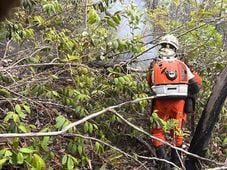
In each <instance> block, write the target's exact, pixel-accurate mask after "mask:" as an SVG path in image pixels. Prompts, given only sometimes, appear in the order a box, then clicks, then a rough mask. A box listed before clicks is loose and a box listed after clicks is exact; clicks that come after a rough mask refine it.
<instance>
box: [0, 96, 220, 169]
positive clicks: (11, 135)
mask: <svg viewBox="0 0 227 170" xmlns="http://www.w3.org/2000/svg"><path fill="white" fill-rule="evenodd" d="M154 98H155V96H150V97H144V98H138V99H135V100H131V101H126V102H124V103H120V104H118V105H114V106H109V107H107V108H105V109H103V110H101V111H99V112H95V113H92V114H90V115H88V116H86V117H84V118H82V119H80V120H78V121H76V122H73V123H71V124H69V125H68V126H66V127H65V128H64V129H62V130H60V131H53V132H29V133H3V134H0V138H14V137H19V138H22V137H42V136H59V135H63V134H65V133H66V132H67V131H68V130H69V129H71V128H73V127H75V126H78V125H80V124H82V123H84V122H86V121H88V120H90V119H93V118H95V117H97V116H99V115H101V114H103V113H105V112H108V111H110V112H112V113H114V114H116V115H117V116H118V117H119V118H121V119H122V120H123V121H125V122H126V123H127V124H128V125H129V126H131V127H133V128H134V129H136V130H138V131H139V132H142V133H144V134H145V135H147V136H149V137H150V138H152V139H155V140H158V141H161V142H163V143H164V144H166V145H168V146H170V147H171V148H174V149H176V150H179V151H181V152H184V153H185V154H187V155H190V156H192V157H195V158H198V159H201V160H204V161H209V162H212V163H215V164H216V165H220V166H222V165H224V163H219V162H216V161H214V160H211V159H208V158H204V157H200V156H198V155H196V154H193V153H190V152H188V151H185V150H184V149H182V148H179V147H176V146H174V145H172V144H170V143H168V142H166V141H163V140H161V139H159V138H157V137H155V136H152V135H150V134H149V133H148V132H146V131H144V130H142V129H140V128H139V127H137V126H135V125H134V124H132V123H130V122H128V121H127V120H126V119H124V118H123V117H122V116H121V115H120V114H118V113H117V112H116V111H115V110H114V109H116V108H120V107H122V106H124V105H128V104H134V103H138V102H140V101H143V100H150V99H154Z"/></svg>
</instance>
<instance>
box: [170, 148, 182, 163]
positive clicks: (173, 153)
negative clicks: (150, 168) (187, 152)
mask: <svg viewBox="0 0 227 170" xmlns="http://www.w3.org/2000/svg"><path fill="white" fill-rule="evenodd" d="M179 157H180V159H181V152H180V151H177V150H176V149H174V148H172V149H171V162H173V163H174V164H176V165H177V166H179V167H181V161H180V159H179Z"/></svg>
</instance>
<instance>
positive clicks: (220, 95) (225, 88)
mask: <svg viewBox="0 0 227 170" xmlns="http://www.w3.org/2000/svg"><path fill="white" fill-rule="evenodd" d="M226 96H227V66H226V67H225V68H224V70H223V71H222V72H221V73H220V75H219V76H218V78H217V82H216V84H215V85H214V87H213V90H212V94H211V95H210V97H209V100H208V102H207V104H206V106H205V108H204V110H203V112H202V116H201V118H200V120H199V123H198V125H197V127H196V131H195V134H194V136H193V138H192V141H191V144H190V147H189V152H192V153H194V154H198V155H200V156H204V155H205V151H206V148H207V147H208V143H209V141H210V138H211V135H212V131H213V129H214V126H215V123H217V121H218V118H219V115H220V111H221V109H222V106H223V104H224V102H225V100H226ZM186 169H187V170H192V169H193V170H199V169H201V165H200V164H199V161H198V160H197V159H196V158H192V157H188V159H187V161H186Z"/></svg>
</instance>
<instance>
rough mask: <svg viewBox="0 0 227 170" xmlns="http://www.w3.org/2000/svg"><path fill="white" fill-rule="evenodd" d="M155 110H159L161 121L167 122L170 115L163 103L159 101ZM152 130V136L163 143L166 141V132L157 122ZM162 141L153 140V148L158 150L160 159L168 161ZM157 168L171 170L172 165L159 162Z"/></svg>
mask: <svg viewBox="0 0 227 170" xmlns="http://www.w3.org/2000/svg"><path fill="white" fill-rule="evenodd" d="M154 109H155V110H157V115H158V117H159V118H160V119H163V120H164V121H166V120H167V119H168V114H167V113H166V109H165V107H163V102H162V101H157V102H155V104H154ZM151 126H152V129H151V135H152V136H154V137H156V138H158V139H161V140H162V141H165V132H164V130H163V129H162V127H161V126H160V124H159V123H158V122H156V121H154V122H152V125H151ZM162 141H159V140H156V139H153V138H152V139H151V142H152V144H153V146H154V147H155V149H156V156H157V157H158V158H160V159H165V160H167V155H166V152H165V148H164V143H163V142H162ZM157 168H158V169H160V170H170V169H171V168H170V165H169V164H168V163H165V162H164V161H158V162H157Z"/></svg>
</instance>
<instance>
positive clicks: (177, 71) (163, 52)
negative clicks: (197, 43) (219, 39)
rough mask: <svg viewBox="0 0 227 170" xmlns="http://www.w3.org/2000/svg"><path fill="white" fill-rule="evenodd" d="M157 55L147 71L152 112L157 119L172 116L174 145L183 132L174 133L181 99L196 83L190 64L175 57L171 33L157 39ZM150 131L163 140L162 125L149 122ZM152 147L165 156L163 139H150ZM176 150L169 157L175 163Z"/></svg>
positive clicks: (180, 121)
mask: <svg viewBox="0 0 227 170" xmlns="http://www.w3.org/2000/svg"><path fill="white" fill-rule="evenodd" d="M159 45H160V49H159V55H158V57H157V58H156V59H155V61H154V62H152V63H151V70H150V73H149V75H148V84H149V86H150V88H151V91H152V93H153V95H155V96H156V98H155V99H154V100H153V101H152V112H153V111H156V112H157V115H158V116H159V118H160V119H162V120H164V121H167V120H169V119H175V120H176V122H177V129H175V130H173V133H172V134H173V135H172V136H173V137H172V138H173V141H174V144H175V145H176V146H177V147H181V146H182V144H183V136H182V135H181V134H179V133H177V132H176V131H177V130H179V129H180V130H181V129H182V126H183V124H184V121H185V118H186V115H185V111H184V107H185V99H186V98H187V96H188V94H189V93H190V94H196V93H198V91H199V88H200V87H199V85H198V83H197V82H196V79H195V75H193V73H192V72H191V71H190V68H189V67H188V66H187V65H186V64H185V63H184V62H183V61H181V60H179V59H177V55H176V51H177V49H178V46H179V43H178V39H177V38H176V37H175V36H173V35H170V34H168V35H165V36H163V37H162V38H161V41H160V42H159ZM151 135H153V136H155V137H157V138H159V139H162V140H163V141H165V133H164V130H163V128H162V127H160V126H157V125H155V123H154V124H153V125H152V128H151ZM152 143H153V145H154V147H155V148H156V155H157V157H159V158H162V159H166V158H165V155H166V154H165V150H164V147H163V142H160V141H158V140H153V139H152ZM177 158H178V154H177V153H176V151H175V150H172V152H171V159H172V161H173V162H174V163H177V164H179V159H178V160H177ZM162 169H170V167H169V164H164V165H163V164H162Z"/></svg>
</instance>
